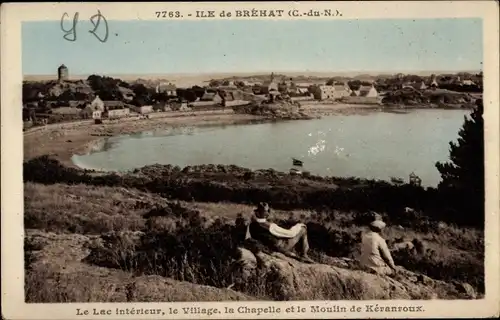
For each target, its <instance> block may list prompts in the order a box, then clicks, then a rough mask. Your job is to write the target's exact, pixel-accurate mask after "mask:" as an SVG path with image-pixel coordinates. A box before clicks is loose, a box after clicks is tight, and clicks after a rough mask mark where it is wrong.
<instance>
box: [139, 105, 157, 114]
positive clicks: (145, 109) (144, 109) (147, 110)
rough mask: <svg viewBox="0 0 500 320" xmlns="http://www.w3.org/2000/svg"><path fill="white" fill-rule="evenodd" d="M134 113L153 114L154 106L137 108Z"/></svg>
mask: <svg viewBox="0 0 500 320" xmlns="http://www.w3.org/2000/svg"><path fill="white" fill-rule="evenodd" d="M134 111H135V112H137V113H140V114H148V113H151V112H153V106H136V107H134Z"/></svg>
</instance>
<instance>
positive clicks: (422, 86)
mask: <svg viewBox="0 0 500 320" xmlns="http://www.w3.org/2000/svg"><path fill="white" fill-rule="evenodd" d="M405 88H413V89H416V90H425V89H427V86H426V85H425V82H424V81H423V80H422V81H420V82H411V83H410V82H406V83H404V84H403V86H402V89H405Z"/></svg>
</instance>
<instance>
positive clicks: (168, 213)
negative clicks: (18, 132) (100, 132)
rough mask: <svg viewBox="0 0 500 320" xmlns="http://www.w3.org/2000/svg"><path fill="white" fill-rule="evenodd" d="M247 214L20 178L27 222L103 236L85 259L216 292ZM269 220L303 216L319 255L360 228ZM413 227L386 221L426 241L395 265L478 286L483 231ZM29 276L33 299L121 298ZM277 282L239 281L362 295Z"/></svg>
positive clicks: (258, 294) (389, 234) (353, 246)
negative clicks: (23, 188) (284, 284)
mask: <svg viewBox="0 0 500 320" xmlns="http://www.w3.org/2000/svg"><path fill="white" fill-rule="evenodd" d="M252 211H253V207H251V206H247V205H242V204H231V203H201V202H168V201H166V200H165V199H164V198H162V197H160V196H157V195H152V194H150V193H146V192H141V191H138V190H134V189H125V188H121V187H95V186H89V185H83V184H80V185H66V184H53V185H42V184H37V183H31V182H27V183H25V228H27V229H39V230H43V231H45V232H55V233H80V234H89V235H90V234H94V235H101V234H103V235H104V236H103V238H104V239H105V241H104V242H102V243H94V244H92V245H91V246H90V251H91V254H90V256H89V257H88V258H87V263H91V264H92V265H95V266H102V267H106V268H113V269H115V270H117V271H118V270H123V271H126V272H127V273H130V274H133V275H135V276H141V275H160V276H164V277H167V278H172V279H176V280H179V281H188V282H190V283H193V284H200V285H210V286H213V287H218V288H226V287H228V286H229V285H231V284H234V283H238V281H240V280H241V279H236V278H234V277H233V276H232V273H231V261H232V260H233V258H234V254H235V248H236V247H237V245H238V243H239V241H240V239H241V236H242V230H241V225H239V224H238V222H241V221H242V219H245V218H248V217H249V216H250V215H251V214H252ZM273 218H274V219H275V220H277V221H279V222H280V223H282V224H284V225H287V224H292V223H294V222H296V221H299V220H300V221H302V222H305V223H307V224H308V229H309V234H310V239H309V240H310V244H311V247H312V250H313V251H314V252H315V253H316V254H318V255H325V254H326V255H329V256H336V257H351V258H355V257H356V254H357V249H358V247H359V245H358V241H359V234H360V232H361V231H362V230H363V227H362V226H361V225H360V223H359V221H360V218H359V214H357V213H355V212H342V211H336V210H327V209H325V210H318V211H310V210H293V211H285V210H275V211H273ZM412 223H413V224H414V225H415V226H418V225H419V224H420V223H422V224H423V222H418V221H413V222H412ZM419 229H423V228H417V227H416V228H409V227H405V228H401V227H398V226H394V225H389V226H388V228H386V230H385V231H384V237H385V238H386V239H387V240H388V241H389V242H392V241H395V240H396V239H398V238H402V237H403V238H404V237H406V238H407V239H410V240H411V239H418V240H419V241H422V242H423V243H425V247H426V248H425V251H424V252H423V253H421V254H414V253H412V254H409V253H405V252H403V253H398V254H396V253H395V254H394V258H395V260H396V262H397V263H398V264H400V265H402V266H404V267H406V268H407V269H409V270H413V271H416V272H419V273H423V274H426V275H428V276H430V277H432V278H435V279H439V280H444V281H449V282H452V281H459V282H467V283H469V284H471V285H472V286H473V287H475V288H476V290H477V291H479V292H484V270H483V269H484V241H483V233H482V231H479V230H477V229H472V228H463V227H456V226H453V225H446V226H444V225H442V224H441V225H435V224H432V225H429V226H427V228H426V229H425V231H419ZM134 232H142V234H140V233H139V234H138V233H134ZM39 249H40V248H36V247H35V248H33V247H30V245H28V246H27V247H26V256H27V257H28V259H27V260H29V262H31V261H32V260H33V259H34V258H32V256H31V255H30V253H31V252H32V251H35V250H39ZM29 262H28V263H29ZM26 275H27V276H26V295H27V297H28V298H27V301H30V302H41V301H44V302H47V301H50V302H64V301H80V302H85V301H111V300H113V299H123V297H122V296H120V298H118V297H117V295H116V294H112V293H110V292H107V293H106V292H96V290H97V289H96V288H97V286H98V285H100V284H99V281H97V282H96V281H91V280H89V278H88V277H89V276H88V275H81V276H79V278H75V279H70V276H69V275H60V274H58V273H54V272H53V271H50V270H43V269H36V270H30V269H29V268H28V270H27V272H26ZM339 279H340V280H339ZM240 282H241V281H240ZM281 282H282V279H279V274H277V273H274V274H273V273H272V272H271V273H269V274H265V275H255V274H254V275H252V277H251V279H249V280H247V281H246V282H244V283H243V284H241V283H240V284H239V286H240V288H239V290H240V291H243V292H245V293H246V294H248V295H249V296H252V297H254V298H257V299H273V300H300V299H312V298H314V299H319V300H325V299H327V300H337V299H360V298H361V297H366V291H367V289H366V288H365V287H364V285H365V284H363V283H361V282H359V281H356V280H352V279H346V280H343V279H342V278H338V279H324V280H322V281H319V282H318V283H320V284H322V285H320V286H315V290H313V291H311V292H309V291H307V290H304V291H301V292H299V293H298V294H295V295H291V294H289V293H286V292H282V291H280V289H279V288H280V286H279V283H281ZM106 285H107V284H106ZM304 287H307V286H304ZM55 288H57V289H55ZM111 288H112V286H111V285H109V288H108V289H109V290H111V291H112V290H114V289H111ZM97 291H99V290H97ZM104 291H106V290H104ZM171 298H172V299H175V297H171ZM100 299H101V300H100Z"/></svg>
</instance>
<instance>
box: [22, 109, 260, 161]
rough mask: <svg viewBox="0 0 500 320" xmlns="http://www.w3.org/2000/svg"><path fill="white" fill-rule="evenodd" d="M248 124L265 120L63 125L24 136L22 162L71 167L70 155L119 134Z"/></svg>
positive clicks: (192, 115)
mask: <svg viewBox="0 0 500 320" xmlns="http://www.w3.org/2000/svg"><path fill="white" fill-rule="evenodd" d="M252 121H265V118H263V117H260V116H253V115H247V114H235V113H233V112H232V111H220V112H189V113H184V114H181V113H170V114H167V113H164V114H161V116H156V115H155V117H152V118H150V119H140V120H137V119H134V120H131V119H128V120H126V119H122V120H119V121H112V122H111V121H110V122H107V123H104V124H102V125H96V124H93V122H92V121H82V122H79V123H74V124H72V123H65V124H64V125H62V124H58V125H54V126H51V125H49V126H46V127H45V128H43V129H39V130H36V131H33V132H31V131H28V132H25V134H24V160H29V159H32V158H35V157H39V156H42V155H50V156H51V157H52V158H55V159H57V160H59V161H60V162H61V163H63V164H64V165H66V166H71V167H75V165H74V164H73V162H72V161H71V157H72V156H73V155H74V154H85V153H87V152H88V151H89V150H90V149H91V148H92V146H94V145H95V144H96V143H97V142H99V140H101V139H105V138H106V137H110V136H116V135H121V134H130V133H136V132H142V131H149V130H160V129H165V128H171V127H178V126H207V125H223V124H243V123H249V122H252Z"/></svg>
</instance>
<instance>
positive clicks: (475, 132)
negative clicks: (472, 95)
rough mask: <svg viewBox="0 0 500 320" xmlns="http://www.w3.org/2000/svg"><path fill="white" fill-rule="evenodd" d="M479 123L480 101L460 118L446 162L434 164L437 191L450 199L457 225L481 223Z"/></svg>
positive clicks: (481, 141) (482, 190)
mask: <svg viewBox="0 0 500 320" xmlns="http://www.w3.org/2000/svg"><path fill="white" fill-rule="evenodd" d="M483 122H484V121H483V101H482V100H480V99H478V100H477V101H476V108H475V109H474V110H473V111H472V112H471V114H470V118H468V117H467V116H465V117H464V124H463V126H462V128H461V129H460V131H459V138H458V142H457V143H455V142H450V161H449V162H446V163H440V162H438V163H436V168H437V169H438V171H439V172H440V174H441V178H442V181H441V182H440V183H439V185H438V189H440V190H441V191H444V192H446V193H447V194H448V195H450V196H451V197H452V198H453V199H454V200H453V201H454V202H455V203H456V205H457V208H459V211H460V213H461V215H462V216H461V217H456V219H457V220H460V222H467V223H473V224H482V223H484V194H485V190H484V175H485V172H484V137H483V133H484V124H483Z"/></svg>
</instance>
